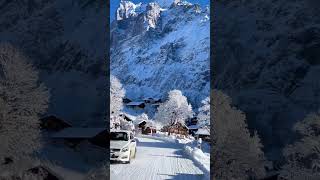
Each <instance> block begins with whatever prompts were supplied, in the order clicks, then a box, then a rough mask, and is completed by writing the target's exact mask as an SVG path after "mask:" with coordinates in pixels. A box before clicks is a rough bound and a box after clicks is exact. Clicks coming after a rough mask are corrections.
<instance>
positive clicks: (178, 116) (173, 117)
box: [154, 90, 193, 126]
mask: <svg viewBox="0 0 320 180" xmlns="http://www.w3.org/2000/svg"><path fill="white" fill-rule="evenodd" d="M192 116H193V111H192V107H191V105H190V104H189V103H188V100H187V98H186V97H185V96H184V95H183V94H182V92H181V91H179V90H172V91H170V92H169V93H168V100H167V101H165V102H164V103H162V104H161V105H160V106H159V107H158V109H157V112H156V114H155V116H154V119H155V120H156V121H157V122H161V123H162V124H163V125H169V126H172V125H174V124H176V123H178V122H179V123H181V124H185V120H186V119H187V118H189V117H192Z"/></svg>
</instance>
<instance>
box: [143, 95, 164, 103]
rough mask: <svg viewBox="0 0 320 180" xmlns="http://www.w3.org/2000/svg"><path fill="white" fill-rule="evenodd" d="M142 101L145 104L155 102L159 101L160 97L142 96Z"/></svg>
mask: <svg viewBox="0 0 320 180" xmlns="http://www.w3.org/2000/svg"><path fill="white" fill-rule="evenodd" d="M143 102H144V103H146V104H155V103H161V99H160V98H152V97H148V98H144V99H143Z"/></svg>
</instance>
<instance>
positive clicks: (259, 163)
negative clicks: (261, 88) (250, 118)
mask: <svg viewBox="0 0 320 180" xmlns="http://www.w3.org/2000/svg"><path fill="white" fill-rule="evenodd" d="M212 94H213V96H212V100H211V102H212V105H213V112H212V113H211V114H212V116H213V124H212V126H213V142H214V144H213V146H212V155H213V156H212V158H211V163H212V165H213V171H212V177H213V179H217V180H227V179H237V180H242V179H243V180H245V179H249V178H254V179H256V178H260V177H264V175H265V169H264V166H265V163H266V160H265V157H264V153H263V152H262V150H261V148H262V145H261V143H260V139H259V137H258V135H257V133H254V134H253V135H250V133H249V131H248V129H247V124H246V117H245V115H244V114H243V112H241V111H240V110H237V109H236V108H234V107H232V106H231V99H230V98H229V97H228V96H226V95H225V94H223V93H222V92H220V91H217V90H213V92H212Z"/></svg>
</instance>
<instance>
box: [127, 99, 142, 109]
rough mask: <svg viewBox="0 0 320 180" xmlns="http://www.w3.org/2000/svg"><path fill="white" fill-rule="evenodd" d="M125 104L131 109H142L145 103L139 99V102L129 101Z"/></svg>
mask: <svg viewBox="0 0 320 180" xmlns="http://www.w3.org/2000/svg"><path fill="white" fill-rule="evenodd" d="M126 106H128V107H130V108H132V109H136V110H141V109H144V108H145V106H146V105H145V103H144V102H142V101H139V102H129V103H128V104H126Z"/></svg>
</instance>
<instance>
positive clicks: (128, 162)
mask: <svg viewBox="0 0 320 180" xmlns="http://www.w3.org/2000/svg"><path fill="white" fill-rule="evenodd" d="M130 162H131V152H130V154H129V161H127V164H130Z"/></svg>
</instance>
